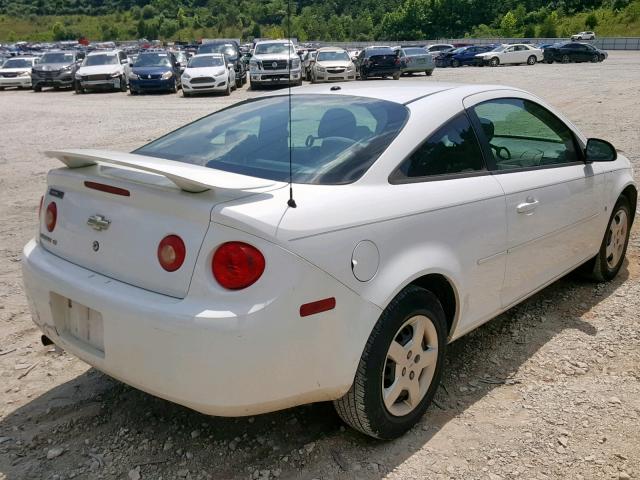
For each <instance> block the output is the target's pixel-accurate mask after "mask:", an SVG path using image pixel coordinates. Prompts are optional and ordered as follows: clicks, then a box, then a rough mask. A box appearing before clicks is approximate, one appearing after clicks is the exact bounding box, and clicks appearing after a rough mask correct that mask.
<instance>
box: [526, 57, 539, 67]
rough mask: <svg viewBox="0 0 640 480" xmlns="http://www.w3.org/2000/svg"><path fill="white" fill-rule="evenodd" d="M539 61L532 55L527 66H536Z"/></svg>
mask: <svg viewBox="0 0 640 480" xmlns="http://www.w3.org/2000/svg"><path fill="white" fill-rule="evenodd" d="M537 61H538V59H537V58H536V56H535V55H531V56H530V57H529V58H527V65H535V64H536V62H537Z"/></svg>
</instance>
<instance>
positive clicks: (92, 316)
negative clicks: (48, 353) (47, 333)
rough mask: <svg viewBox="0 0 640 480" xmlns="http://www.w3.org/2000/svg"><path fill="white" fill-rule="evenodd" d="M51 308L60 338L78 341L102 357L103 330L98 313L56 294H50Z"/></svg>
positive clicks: (100, 315)
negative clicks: (96, 351)
mask: <svg viewBox="0 0 640 480" xmlns="http://www.w3.org/2000/svg"><path fill="white" fill-rule="evenodd" d="M51 307H52V310H53V318H54V322H55V324H56V328H57V329H58V333H59V334H60V336H61V337H63V338H65V337H66V338H67V339H71V340H75V341H78V342H80V343H81V344H84V345H86V346H89V347H91V348H92V349H95V350H98V351H99V352H100V353H102V354H103V355H104V328H103V325H102V314H101V313H100V312H98V311H97V310H93V309H92V308H89V307H86V306H85V305H82V304H81V303H78V302H74V301H73V300H71V299H69V298H66V297H63V296H62V295H58V294H57V293H51Z"/></svg>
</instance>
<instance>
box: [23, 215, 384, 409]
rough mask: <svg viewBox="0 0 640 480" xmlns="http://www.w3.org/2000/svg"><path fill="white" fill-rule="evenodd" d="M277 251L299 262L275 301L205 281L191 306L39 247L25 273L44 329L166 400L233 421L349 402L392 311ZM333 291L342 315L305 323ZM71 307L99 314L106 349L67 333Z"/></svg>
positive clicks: (272, 254)
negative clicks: (366, 352)
mask: <svg viewBox="0 0 640 480" xmlns="http://www.w3.org/2000/svg"><path fill="white" fill-rule="evenodd" d="M220 230H221V231H223V233H225V232H226V229H225V228H223V227H220ZM230 230H231V229H230ZM228 233H229V235H231V236H236V237H237V232H235V231H233V230H232V231H230V232H228ZM223 236H224V235H223ZM224 240H226V239H224ZM254 243H256V242H255V241H254ZM268 245H271V247H269V246H268ZM268 245H267V244H263V245H261V246H260V248H261V249H263V250H262V251H263V252H264V253H265V256H267V255H269V257H268V258H272V259H273V261H274V262H275V263H277V264H278V265H280V264H281V262H282V261H285V262H288V263H287V264H285V265H284V267H283V268H281V269H279V271H278V272H272V273H273V274H274V277H272V278H266V279H264V280H265V282H263V285H261V287H260V288H262V289H268V290H269V292H268V294H267V295H266V296H265V300H264V301H262V300H260V299H255V298H249V299H246V297H247V296H252V295H253V294H252V293H244V294H238V292H229V291H226V292H223V293H219V292H215V291H214V292H212V291H211V289H208V291H202V292H201V289H202V286H198V285H195V286H194V285H193V283H192V288H191V290H190V292H189V294H188V295H187V297H185V298H184V299H182V300H180V299H176V298H172V297H167V296H164V295H160V294H156V293H152V292H149V291H146V290H142V289H140V288H137V287H134V286H131V285H128V284H125V283H122V282H118V281H115V280H113V279H110V278H107V277H104V276H102V275H98V274H96V273H94V272H91V271H89V270H86V269H84V268H81V267H79V266H77V265H74V264H72V263H70V262H67V261H65V260H63V259H60V258H59V257H57V256H55V255H53V254H51V253H49V252H48V251H46V250H45V249H44V248H42V247H41V246H40V245H39V244H38V243H36V242H35V241H33V240H32V241H31V242H29V243H28V244H27V245H26V246H25V248H24V252H23V262H22V269H23V278H24V284H25V290H26V292H27V297H28V299H29V306H30V309H31V312H32V315H33V320H34V322H35V323H36V324H37V325H38V326H39V327H40V329H41V330H42V331H43V332H44V333H45V334H46V335H47V336H49V337H50V338H51V339H52V340H53V341H54V342H55V343H56V344H57V345H59V346H60V347H62V348H64V349H65V350H67V351H68V352H70V353H73V354H74V355H76V356H77V357H79V358H80V359H82V360H84V361H85V362H87V363H88V364H90V365H92V366H94V367H96V368H97V369H99V370H101V371H103V372H105V373H107V374H109V375H111V376H113V377H115V378H117V379H119V380H121V381H123V382H125V383H127V384H129V385H132V386H134V387H136V388H139V389H140V390H144V391H146V392H148V393H151V394H153V395H156V396H158V397H161V398H164V399H167V400H170V401H173V402H176V403H179V404H182V405H185V406H187V407H189V408H192V409H194V410H197V411H200V412H203V413H206V414H211V415H221V416H243V415H252V414H258V413H264V412H269V411H274V410H279V409H283V408H288V407H291V406H295V405H300V404H304V403H310V402H316V401H326V400H332V399H336V398H339V397H341V396H342V395H343V394H344V393H345V392H346V391H347V390H348V389H349V387H350V385H351V383H352V381H353V377H354V375H355V371H356V368H357V364H358V362H359V359H360V355H361V354H362V350H363V348H364V345H365V343H366V340H367V338H368V336H369V333H370V331H371V328H372V327H373V324H374V323H375V321H376V320H377V318H378V316H379V314H380V310H379V308H378V307H375V306H374V305H372V304H370V303H369V302H366V301H364V300H363V299H362V298H361V297H359V296H357V295H356V294H354V293H353V292H352V291H351V290H349V289H347V288H346V287H344V286H343V285H342V284H340V283H338V282H337V281H336V280H335V279H333V278H332V277H329V276H328V275H326V274H325V273H324V272H322V271H320V270H318V269H317V268H316V267H314V266H311V265H310V264H308V263H307V262H305V261H304V260H301V259H300V258H299V257H297V256H295V255H293V254H291V253H289V252H287V251H286V250H283V249H282V248H280V247H277V246H275V245H273V244H268ZM207 260H209V261H210V259H207ZM198 262H199V263H204V264H207V263H208V262H207V261H204V260H203V262H200V260H199V261H198ZM199 268H200V267H198V266H197V267H196V275H197V273H198V270H199ZM206 268H210V267H206ZM270 275H271V274H269V275H268V274H267V271H265V276H268V277H270ZM283 275H284V277H283ZM276 276H277V277H280V279H279V281H275V277H276ZM282 278H285V279H290V281H287V280H285V281H284V282H283V281H282ZM262 280H263V279H261V281H260V282H258V283H261V282H262ZM194 283H197V282H195V281H194ZM289 283H290V285H289ZM256 285H258V284H256ZM253 288H254V286H252V287H250V288H249V289H247V292H249V291H250V290H253ZM192 291H194V292H192ZM205 293H206V294H205ZM258 293H260V292H258ZM258 296H259V295H258ZM329 296H334V297H335V298H336V308H335V309H334V310H331V311H327V312H323V313H319V314H316V315H312V316H307V317H300V315H299V307H300V305H301V304H302V303H307V302H310V301H314V300H317V299H322V298H325V297H329ZM61 298H62V299H63V301H62V302H60V301H56V299H58V300H59V299H61ZM67 299H68V300H67ZM67 301H68V302H69V305H77V304H81V305H83V306H86V307H88V308H90V309H92V311H94V312H99V315H100V318H101V325H102V331H101V338H102V341H103V350H102V351H100V350H96V349H95V348H93V347H91V346H89V345H88V344H86V343H85V342H84V341H82V340H78V338H77V337H74V335H73V334H72V333H70V332H69V331H68V330H67V327H66V326H65V320H64V318H63V317H64V315H61V312H60V308H61V307H60V305H62V306H63V307H65V306H66V305H67Z"/></svg>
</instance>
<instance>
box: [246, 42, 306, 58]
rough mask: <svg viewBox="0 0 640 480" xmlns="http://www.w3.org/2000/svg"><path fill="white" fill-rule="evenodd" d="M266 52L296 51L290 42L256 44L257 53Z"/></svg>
mask: <svg viewBox="0 0 640 480" xmlns="http://www.w3.org/2000/svg"><path fill="white" fill-rule="evenodd" d="M265 53H276V54H285V55H286V54H288V53H291V54H294V55H295V53H296V51H295V50H294V48H293V45H291V44H288V43H260V44H258V45H256V55H264V54H265Z"/></svg>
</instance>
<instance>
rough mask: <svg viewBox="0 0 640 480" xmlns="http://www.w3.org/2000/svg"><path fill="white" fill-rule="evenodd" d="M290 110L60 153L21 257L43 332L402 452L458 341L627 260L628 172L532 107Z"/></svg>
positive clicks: (471, 90) (186, 394)
mask: <svg viewBox="0 0 640 480" xmlns="http://www.w3.org/2000/svg"><path fill="white" fill-rule="evenodd" d="M289 102H290V100H289V97H288V96H287V95H286V94H284V93H282V92H277V91H276V92H272V93H270V94H269V95H267V96H264V97H261V98H257V99H253V100H249V101H245V102H243V103H240V104H238V105H235V106H233V107H231V108H227V109H224V110H221V111H219V112H217V113H214V114H211V115H209V116H206V117H204V118H202V119H200V120H197V121H195V122H193V123H191V124H189V125H187V126H185V127H182V128H180V129H178V130H176V131H174V132H172V133H169V134H168V135H165V136H163V137H161V138H159V139H158V140H155V141H153V142H151V143H150V144H148V145H146V146H144V147H142V148H140V149H138V150H136V151H134V152H133V153H120V152H113V151H105V150H66V151H56V152H48V155H49V156H51V157H55V158H57V159H59V160H60V161H61V162H62V163H63V164H64V165H65V166H64V167H63V168H59V169H56V170H52V171H51V172H50V173H49V176H48V185H47V190H46V194H45V196H44V199H43V203H42V211H41V214H40V231H39V233H38V236H37V238H35V239H34V240H32V241H31V242H29V243H28V244H27V245H26V247H25V249H24V261H23V262H22V265H23V271H24V282H25V286H26V292H27V294H28V297H29V302H30V307H31V310H32V313H33V319H34V321H35V322H36V323H37V324H38V326H39V327H40V328H41V329H42V331H43V333H44V334H45V335H46V337H48V338H49V339H51V340H53V341H54V342H55V343H56V344H57V345H59V346H60V347H62V348H64V349H65V350H67V351H69V352H71V353H73V354H75V355H77V356H78V357H80V358H81V359H82V360H84V361H86V362H87V363H89V364H91V365H93V366H94V367H96V368H97V369H99V370H102V371H104V372H106V373H107V374H109V375H111V376H113V377H115V378H117V379H120V380H122V381H123V382H126V383H128V384H130V385H133V386H135V387H137V388H139V389H141V390H144V391H146V392H149V393H151V394H153V395H157V396H159V397H162V398H165V399H168V400H171V401H173V402H177V403H180V404H183V405H186V406H187V407H190V408H192V409H195V410H198V411H200V412H204V413H207V414H212V415H223V416H242V415H253V414H258V413H262V412H269V411H274V410H278V409H283V408H287V407H292V406H294V405H299V404H304V403H309V402H317V401H326V400H332V401H334V403H335V406H336V408H337V411H338V413H339V415H340V416H341V417H342V418H343V419H344V421H345V422H347V423H348V424H350V425H351V426H353V427H354V428H356V429H358V430H360V431H361V432H364V433H366V434H368V435H371V436H373V437H377V438H381V439H388V438H393V437H397V436H399V435H401V434H402V433H403V432H405V431H406V430H407V429H409V428H411V426H412V425H414V424H415V423H416V422H417V421H418V420H419V419H420V416H421V415H422V414H423V413H424V411H425V410H426V408H427V407H428V405H429V403H430V402H431V400H432V398H433V396H434V393H435V391H436V388H437V386H438V382H439V380H440V377H441V375H442V370H443V368H444V358H445V351H446V348H447V344H448V343H449V342H451V341H453V340H455V339H457V338H459V337H461V336H462V335H464V334H465V333H467V332H469V331H471V330H473V329H474V328H476V327H478V326H479V325H481V324H483V323H484V322H486V321H487V320H489V319H491V318H492V317H495V316H496V315H498V314H499V313H500V312H503V311H505V310H506V309H508V308H510V307H511V306H513V305H515V304H517V303H518V302H521V301H522V300H524V299H525V298H527V297H529V296H530V295H532V294H533V293H535V292H537V291H538V290H540V289H542V288H544V287H545V286H546V285H549V284H550V283H551V282H553V281H554V280H556V279H558V278H560V277H561V276H563V275H565V274H566V273H567V272H570V271H571V270H573V269H575V268H577V267H581V269H582V270H584V271H585V272H588V273H589V274H590V276H591V277H592V278H594V279H596V280H599V281H604V280H609V279H611V278H613V277H614V276H615V275H616V274H617V273H618V271H619V270H620V268H621V266H622V264H623V261H624V258H625V251H626V247H627V242H628V238H629V231H630V228H631V224H632V221H633V218H634V213H635V209H636V197H637V190H636V187H635V184H634V181H633V179H632V172H631V168H630V164H629V161H628V160H627V159H626V158H624V157H623V156H621V155H618V154H617V153H616V150H615V149H614V148H613V147H612V146H611V145H610V144H609V143H607V142H605V141H603V140H597V139H590V140H587V139H586V138H585V137H584V136H583V135H582V134H581V133H580V132H579V131H578V130H577V129H576V127H575V126H573V125H572V124H571V123H570V122H569V121H568V120H567V119H566V118H565V117H563V116H562V115H561V114H560V113H558V112H557V111H555V110H554V109H553V108H551V107H550V106H549V105H547V104H546V103H545V102H543V101H542V100H541V99H540V98H538V97H536V96H534V95H531V94H529V93H527V92H524V91H522V90H518V89H515V88H508V87H504V86H479V85H473V86H471V85H469V86H467V85H454V84H438V83H429V84H426V83H422V82H419V83H411V82H407V83H405V84H403V85H402V86H400V87H398V88H393V89H390V88H389V87H388V84H387V83H386V82H371V83H368V84H366V85H362V84H342V85H333V86H327V85H324V86H323V85H314V86H308V87H303V88H299V89H294V90H293V91H292V97H291V105H290V103H289ZM289 115H291V117H289ZM289 133H291V136H289ZM290 175H291V180H292V184H291V190H290V188H289V184H288V181H289V179H290ZM291 193H292V195H293V198H290V194H291ZM43 340H46V338H44V339H43Z"/></svg>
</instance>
